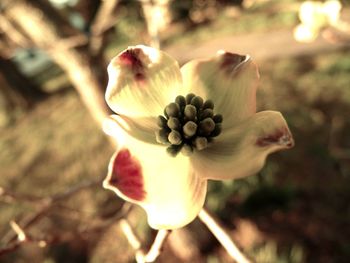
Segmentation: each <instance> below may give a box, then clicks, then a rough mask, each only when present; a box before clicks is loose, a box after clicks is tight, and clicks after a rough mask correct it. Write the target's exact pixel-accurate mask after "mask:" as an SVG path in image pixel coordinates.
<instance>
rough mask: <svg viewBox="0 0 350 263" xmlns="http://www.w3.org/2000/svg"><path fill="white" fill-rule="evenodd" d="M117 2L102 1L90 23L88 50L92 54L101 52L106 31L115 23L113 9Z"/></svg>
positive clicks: (117, 0)
mask: <svg viewBox="0 0 350 263" xmlns="http://www.w3.org/2000/svg"><path fill="white" fill-rule="evenodd" d="M118 3H119V0H104V1H102V3H101V6H100V8H99V9H98V11H97V14H96V16H95V19H94V21H93V22H92V25H91V37H90V50H91V52H92V54H98V53H100V52H101V50H102V48H103V46H104V45H103V44H104V42H105V37H106V35H107V34H106V33H107V31H108V30H109V29H110V28H112V27H113V26H114V25H115V24H116V21H117V16H116V14H115V9H116V7H117V5H118Z"/></svg>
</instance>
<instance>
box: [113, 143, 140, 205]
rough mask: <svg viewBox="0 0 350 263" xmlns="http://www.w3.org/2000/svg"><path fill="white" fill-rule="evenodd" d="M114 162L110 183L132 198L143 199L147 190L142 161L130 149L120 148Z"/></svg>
mask: <svg viewBox="0 0 350 263" xmlns="http://www.w3.org/2000/svg"><path fill="white" fill-rule="evenodd" d="M112 162H113V167H112V171H111V172H112V175H111V177H110V179H109V181H108V184H109V185H111V186H113V187H116V188H117V189H118V190H119V191H120V192H121V193H123V194H124V195H125V196H127V197H129V198H130V199H133V200H136V201H142V200H143V199H144V198H145V196H146V192H145V190H144V187H143V177H142V167H141V164H140V162H139V161H138V160H137V159H136V158H135V157H133V156H131V154H130V151H129V150H128V149H122V150H120V151H119V152H118V154H117V155H116V157H115V158H114V160H113V161H112Z"/></svg>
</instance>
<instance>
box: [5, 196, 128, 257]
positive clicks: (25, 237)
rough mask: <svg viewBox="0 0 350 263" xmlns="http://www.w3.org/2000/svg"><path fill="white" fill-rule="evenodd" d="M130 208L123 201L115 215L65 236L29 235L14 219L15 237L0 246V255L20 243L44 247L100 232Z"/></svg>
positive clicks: (20, 244) (17, 247)
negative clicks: (42, 236) (38, 236)
mask: <svg viewBox="0 0 350 263" xmlns="http://www.w3.org/2000/svg"><path fill="white" fill-rule="evenodd" d="M130 210H131V204H128V203H124V204H123V207H122V208H121V209H120V210H119V211H118V213H117V214H115V216H113V217H111V218H109V219H108V220H106V219H103V220H98V221H97V222H96V223H90V225H89V227H88V228H86V229H84V230H82V231H79V232H76V233H75V235H72V236H70V237H67V236H66V235H65V236H64V235H62V236H60V235H55V236H51V237H49V238H41V239H38V238H35V237H32V236H31V235H29V234H28V233H27V232H26V231H25V230H24V228H23V227H20V226H19V225H18V224H17V223H16V222H15V221H11V222H10V226H11V228H12V230H13V231H14V232H15V233H16V239H15V240H14V241H12V242H10V243H9V244H8V245H7V246H6V247H4V248H0V257H1V256H4V255H6V254H8V253H11V252H14V251H16V250H17V249H19V248H20V247H21V246H22V245H25V244H26V243H34V244H36V245H37V246H38V247H46V246H48V245H53V244H58V243H62V242H65V241H71V240H73V239H74V237H75V236H77V235H78V236H82V235H88V234H91V233H95V232H100V231H103V230H104V229H106V228H107V227H109V226H110V225H112V224H114V223H115V222H117V221H118V220H120V219H122V218H124V217H125V216H127V214H128V213H129V212H130Z"/></svg>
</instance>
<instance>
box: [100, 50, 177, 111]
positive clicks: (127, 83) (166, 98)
mask: <svg viewBox="0 0 350 263" xmlns="http://www.w3.org/2000/svg"><path fill="white" fill-rule="evenodd" d="M108 75H109V82H108V86H107V91H106V101H107V103H108V105H109V106H110V107H111V109H112V110H113V111H114V112H116V113H118V114H121V115H126V116H128V117H148V116H158V115H159V114H162V113H163V110H164V107H165V106H166V105H167V104H169V103H170V102H173V101H174V99H175V97H176V96H177V95H179V94H181V92H182V80H181V73H180V68H179V66H178V63H177V62H176V61H175V60H174V59H173V58H172V57H170V56H169V55H167V54H166V53H164V52H162V51H159V50H157V49H154V48H151V47H146V46H142V45H138V46H134V47H129V48H128V49H126V50H125V51H123V52H121V53H120V54H119V55H118V56H116V57H115V58H113V59H112V60H111V62H110V64H109V66H108Z"/></svg>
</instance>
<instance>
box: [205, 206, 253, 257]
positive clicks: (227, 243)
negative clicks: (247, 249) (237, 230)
mask: <svg viewBox="0 0 350 263" xmlns="http://www.w3.org/2000/svg"><path fill="white" fill-rule="evenodd" d="M198 217H199V219H200V220H201V221H202V222H203V223H204V224H205V225H206V226H207V227H208V229H209V230H210V232H211V233H212V234H213V235H214V236H215V237H216V239H217V240H218V241H219V242H220V244H221V245H222V246H223V247H224V248H225V250H226V251H227V253H228V254H229V255H230V257H231V258H232V259H233V260H234V261H235V262H237V263H250V262H252V261H251V260H249V259H248V258H247V256H246V255H244V254H243V252H242V251H240V250H239V249H238V247H237V246H236V244H235V243H234V242H233V240H232V239H231V237H230V235H229V234H228V233H227V232H226V231H225V230H224V228H223V227H222V226H220V225H219V224H218V223H217V219H214V218H213V216H211V215H210V214H209V213H208V212H207V211H206V210H205V209H204V208H203V209H202V210H201V211H200V212H199V215H198Z"/></svg>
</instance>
